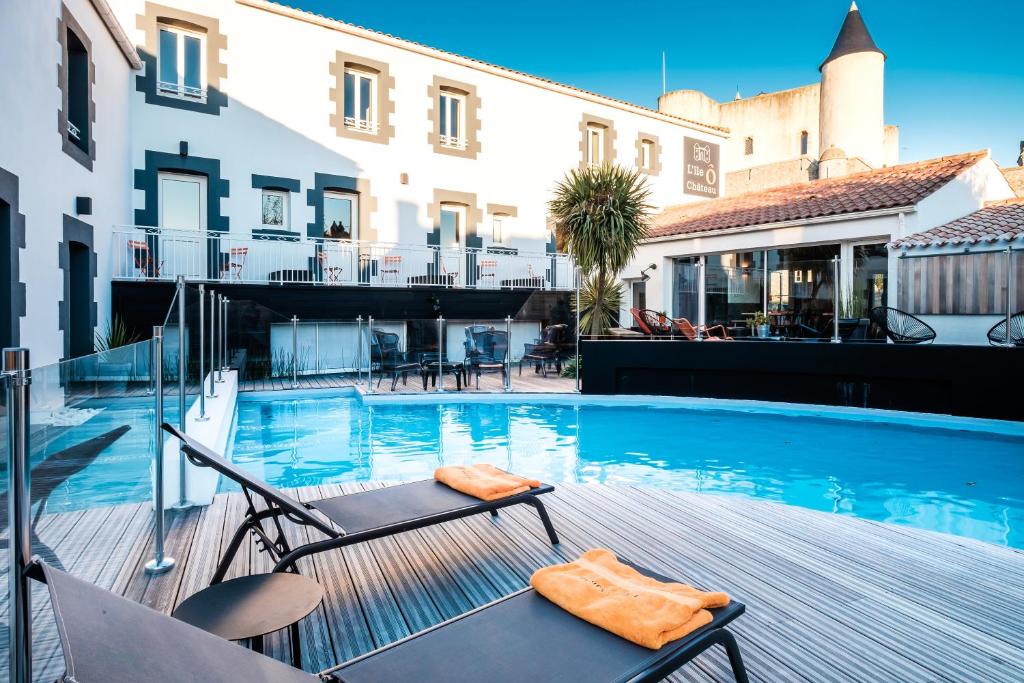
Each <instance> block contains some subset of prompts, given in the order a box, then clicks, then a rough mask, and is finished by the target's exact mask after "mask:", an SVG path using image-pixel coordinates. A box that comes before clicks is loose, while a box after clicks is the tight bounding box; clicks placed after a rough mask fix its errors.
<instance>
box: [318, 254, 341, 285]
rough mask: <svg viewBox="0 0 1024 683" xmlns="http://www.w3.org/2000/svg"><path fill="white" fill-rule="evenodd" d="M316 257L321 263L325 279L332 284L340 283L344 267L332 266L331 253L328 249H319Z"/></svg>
mask: <svg viewBox="0 0 1024 683" xmlns="http://www.w3.org/2000/svg"><path fill="white" fill-rule="evenodd" d="M316 258H317V262H319V264H320V271H321V272H322V273H323V281H324V282H326V283H327V284H330V285H334V284H338V283H339V282H340V281H341V273H342V271H343V270H344V269H343V268H342V267H341V266H332V265H331V255H330V254H329V253H328V252H326V251H318V252H317V253H316Z"/></svg>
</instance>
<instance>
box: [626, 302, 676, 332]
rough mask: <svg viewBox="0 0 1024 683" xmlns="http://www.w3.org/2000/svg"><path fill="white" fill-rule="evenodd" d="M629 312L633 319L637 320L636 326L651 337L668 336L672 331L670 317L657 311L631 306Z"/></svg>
mask: <svg viewBox="0 0 1024 683" xmlns="http://www.w3.org/2000/svg"><path fill="white" fill-rule="evenodd" d="M629 314H630V315H632V316H633V320H634V321H636V326H637V327H638V328H639V329H640V331H641V332H643V333H644V334H646V335H648V336H651V337H664V336H668V335H669V334H670V333H671V331H672V325H671V324H670V323H669V322H668V318H666V317H664V316H662V315H661V314H659V313H658V312H657V311H651V310H648V309H646V308H643V309H640V308H631V309H629Z"/></svg>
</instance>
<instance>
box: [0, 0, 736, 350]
mask: <svg viewBox="0 0 1024 683" xmlns="http://www.w3.org/2000/svg"><path fill="white" fill-rule="evenodd" d="M0 7H2V21H0V64H3V68H4V69H5V72H6V73H7V74H9V75H12V77H13V78H14V79H16V82H17V84H18V86H17V87H12V88H4V89H3V90H2V92H0V126H2V130H4V131H5V138H4V142H3V143H2V144H0V180H2V182H0V207H3V208H4V211H3V213H2V214H0V220H2V222H3V225H2V226H0V230H2V231H3V233H4V234H3V235H2V236H0V242H2V243H3V244H4V245H5V253H6V254H7V255H8V257H9V258H6V257H5V259H4V261H5V262H8V261H9V263H10V268H9V270H8V271H7V272H6V273H5V277H4V278H3V282H4V285H3V286H4V288H5V289H6V290H7V291H6V292H2V293H0V299H2V300H5V301H6V300H8V299H9V300H10V301H11V302H12V303H11V308H10V310H9V311H8V312H7V315H6V316H3V319H4V326H5V331H4V332H3V335H4V338H3V339H2V340H0V342H2V343H3V344H4V345H8V344H22V345H26V346H29V347H31V348H32V350H33V352H34V353H35V359H34V362H35V363H36V364H38V363H39V362H43V361H45V360H57V359H59V358H66V357H71V356H75V355H80V354H82V353H86V352H89V351H91V350H92V340H93V335H94V332H95V331H96V330H97V329H101V330H102V328H103V327H104V326H105V325H106V322H107V319H108V318H109V315H110V311H111V308H112V305H113V308H114V309H115V310H117V311H119V312H121V313H124V314H126V315H131V316H135V318H134V320H135V322H137V323H138V322H139V321H146V320H150V319H153V320H155V319H156V318H157V317H158V316H157V313H158V310H157V309H159V308H160V307H161V306H164V307H165V306H166V303H167V300H168V293H169V283H170V282H172V281H173V279H174V277H175V276H177V275H184V276H186V277H188V278H189V279H191V280H206V281H215V282H218V283H220V284H221V285H223V286H225V287H226V286H240V285H241V284H248V285H252V286H254V287H255V286H261V287H264V288H266V289H270V288H271V283H277V284H280V283H285V284H290V285H292V286H293V287H295V288H296V289H295V290H294V291H295V295H294V297H293V300H294V301H296V302H297V303H301V304H303V305H305V306H306V308H307V310H309V309H313V310H315V312H316V313H317V314H318V315H319V317H329V316H332V315H336V316H339V317H340V316H343V315H346V316H347V315H349V314H352V315H353V316H354V314H355V313H354V311H356V310H360V308H361V307H362V308H367V307H372V305H374V304H375V303H376V302H378V301H380V300H382V297H384V298H386V295H384V294H383V290H380V292H381V293H379V294H377V295H375V296H373V297H368V296H367V294H366V289H365V288H366V287H373V286H377V287H382V288H387V289H395V290H398V289H402V290H409V289H413V288H427V289H436V290H438V296H439V297H440V298H441V299H443V300H445V299H448V300H452V301H457V303H458V306H466V307H470V308H471V307H472V306H470V304H472V302H473V301H474V300H473V299H472V296H471V295H472V294H473V293H478V292H480V290H483V289H490V290H498V291H501V292H505V291H509V290H536V289H541V290H554V291H559V290H561V291H567V290H568V289H569V288H571V286H572V282H571V266H570V264H569V262H568V260H567V259H565V258H563V257H559V256H558V255H556V254H554V253H553V252H554V241H553V238H552V235H551V232H550V230H549V227H548V224H547V216H546V211H545V209H546V203H547V201H548V199H549V198H550V196H551V192H552V189H553V187H554V184H555V183H556V181H558V180H559V179H560V178H561V177H562V176H563V175H564V174H565V173H566V171H567V170H568V169H571V168H579V167H581V166H584V165H586V164H590V163H600V162H602V161H612V162H616V163H619V164H623V165H626V166H639V167H642V168H643V169H644V170H645V172H646V173H647V175H648V176H649V179H650V183H651V187H652V190H653V201H654V203H656V204H657V205H659V206H665V205H669V204H676V203H678V202H680V201H685V200H686V199H688V198H690V197H692V198H693V199H697V198H701V197H706V196H718V195H720V194H721V190H720V185H721V180H720V179H721V177H722V175H723V173H724V171H725V170H726V169H722V168H721V164H720V162H719V160H718V147H719V145H720V144H721V143H722V141H724V140H725V139H726V137H727V131H725V130H723V129H721V128H719V127H716V126H713V125H705V124H701V123H697V122H693V121H688V120H684V119H681V118H679V117H674V116H671V115H668V114H665V113H659V112H657V111H653V110H649V109H645V108H643V107H638V106H635V105H631V104H628V103H625V102H620V101H617V100H613V99H610V98H606V97H602V96H600V95H596V94H593V93H589V92H584V91H581V90H578V89H575V88H572V87H569V86H565V85H561V84H558V83H553V82H551V81H548V80H545V79H542V78H537V77H533V76H529V75H526V74H522V73H518V72H515V71H512V70H509V69H505V68H502V67H498V66H494V65H490V64H486V63H483V62H480V61H477V60H474V59H470V58H466V57H461V56H458V55H454V54H451V53H448V52H444V51H442V50H439V49H434V48H430V47H426V46H423V45H419V44H415V43H411V42H408V41H404V40H400V39H397V38H394V37H392V36H388V35H385V34H382V33H377V32H375V31H370V30H366V29H362V28H358V27H355V26H352V25H349V24H345V23H342V22H338V21H333V20H329V19H325V18H322V17H319V16H315V15H312V14H309V13H305V12H301V11H298V10H293V9H290V8H287V7H284V6H281V5H277V4H273V3H269V2H264V1H262V0H214V1H209V0H165V2H163V3H159V4H158V3H155V2H148V1H146V0H109V5H108V0H65V1H64V2H60V1H58V0H39V1H34V2H31V3H27V2H15V1H14V0H3V3H2V5H0ZM55 73H57V74H59V75H60V76H59V78H56V77H55V76H54V74H55ZM54 119H57V127H56V129H55V127H54ZM687 145H689V148H690V149H691V150H696V151H695V152H692V153H695V154H699V155H700V158H701V159H702V161H701V163H700V165H699V166H700V168H699V172H700V173H701V174H702V175H701V176H700V177H697V178H690V179H687V178H685V177H684V175H685V173H684V167H685V164H684V149H685V148H687ZM691 168H696V166H694V165H693V164H691ZM688 186H690V187H693V188H696V189H694V190H692V192H693V193H694V194H692V195H691V194H689V193H688V192H687V190H686V189H685V188H686V187H688ZM140 226H141V227H140ZM55 244H57V245H59V248H58V247H56V246H54V245H55ZM112 280H113V281H114V285H113V288H114V293H113V299H114V303H113V304H112V303H111V299H112V287H111V284H110V283H111V281H112ZM323 284H331V285H336V287H333V288H331V292H332V294H330V296H323V297H322V296H321V295H319V294H307V293H305V292H304V290H302V287H304V286H307V287H311V286H313V285H323ZM323 289H325V288H323V287H321V290H323ZM461 290H465V293H463V294H459V292H461ZM375 291H377V290H375ZM457 295H458V296H457ZM248 296H250V298H255V299H259V296H260V295H259V294H258V293H254V292H249V293H248ZM275 296H278V299H277V300H276V301H278V302H279V301H280V289H278V290H277V293H276V294H275ZM459 296H461V297H462V298H458V297H459ZM488 296H489V297H490V298H489V299H484V298H478V299H477V300H476V301H478V302H481V303H480V305H483V304H482V302H484V301H485V300H487V301H493V300H494V295H493V294H488ZM318 297H320V298H318ZM467 297H468V298H467ZM520 299H521V297H520ZM424 300H426V297H422V296H419V297H418V298H417V301H424ZM391 301H392V302H397V301H401V302H403V303H401V306H398V305H397V304H396V305H394V306H392V308H396V306H397V307H398V308H401V310H402V311H403V312H404V313H405V314H407V315H409V316H414V315H415V314H416V312H415V311H412V310H410V306H412V304H410V303H409V302H410V301H412V299H410V298H409V296H405V298H404V299H403V298H401V297H400V296H399V295H397V294H396V295H395V296H394V297H392V299H391ZM515 301H519V299H516V300H515ZM515 301H512V300H511V299H510V303H508V306H513V307H514V306H516V305H518V304H516V303H515ZM467 302H468V303H467ZM442 304H443V302H442ZM382 305H383V304H382ZM417 306H419V304H417ZM452 306H453V307H455V306H456V304H455V303H453V304H452ZM147 307H148V308H150V309H151V310H149V311H148V312H146V311H144V312H143V313H144V314H140V313H139V309H140V308H147ZM402 307H404V308H402ZM413 308H415V307H414V306H413ZM477 308H479V306H478V307H477ZM506 308H507V306H506ZM288 312H291V311H288ZM363 312H364V313H368V312H369V311H368V310H366V311H363ZM513 313H514V309H513ZM300 314H301V312H300ZM505 314H506V312H505V311H504V310H503V311H502V312H501V314H500V317H504V315H505ZM161 315H162V314H161ZM446 315H447V311H446ZM138 327H139V328H140V331H143V330H145V326H144V325H141V324H139V325H138Z"/></svg>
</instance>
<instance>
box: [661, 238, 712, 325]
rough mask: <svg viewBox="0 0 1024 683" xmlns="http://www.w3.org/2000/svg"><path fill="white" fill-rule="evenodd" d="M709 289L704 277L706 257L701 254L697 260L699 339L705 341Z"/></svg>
mask: <svg viewBox="0 0 1024 683" xmlns="http://www.w3.org/2000/svg"><path fill="white" fill-rule="evenodd" d="M707 289H708V285H707V279H705V277H704V257H703V256H701V257H700V260H699V261H697V341H704V330H705V329H707V328H706V327H705V325H707V319H706V318H707V310H706V308H705V307H706V305H707V304H706V299H707V294H708V292H707ZM669 325H671V323H669ZM669 329H671V327H670V328H669Z"/></svg>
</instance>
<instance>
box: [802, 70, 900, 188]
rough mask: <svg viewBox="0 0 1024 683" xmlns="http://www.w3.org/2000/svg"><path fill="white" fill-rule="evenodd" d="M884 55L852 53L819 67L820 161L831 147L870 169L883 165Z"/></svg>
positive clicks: (884, 161)
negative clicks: (863, 162)
mask: <svg viewBox="0 0 1024 683" xmlns="http://www.w3.org/2000/svg"><path fill="white" fill-rule="evenodd" d="M884 93H885V55H883V54H882V53H880V52H855V53H853V54H848V55H843V56H842V57H839V58H837V59H834V60H832V61H830V62H827V63H826V64H824V65H823V66H822V67H821V114H820V127H821V140H820V143H819V146H818V152H819V154H818V155H819V157H820V156H821V155H823V154H825V152H826V151H827V150H828V149H829V148H832V147H835V148H836V149H839V150H844V151H845V152H846V153H847V154H852V155H856V156H858V157H860V158H861V159H863V160H864V161H865V162H867V163H868V165H869V166H871V168H881V167H882V166H884V165H885V164H886V155H885V135H886V134H885V120H884V116H883V113H884V106H883V104H884V99H885V97H884Z"/></svg>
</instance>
